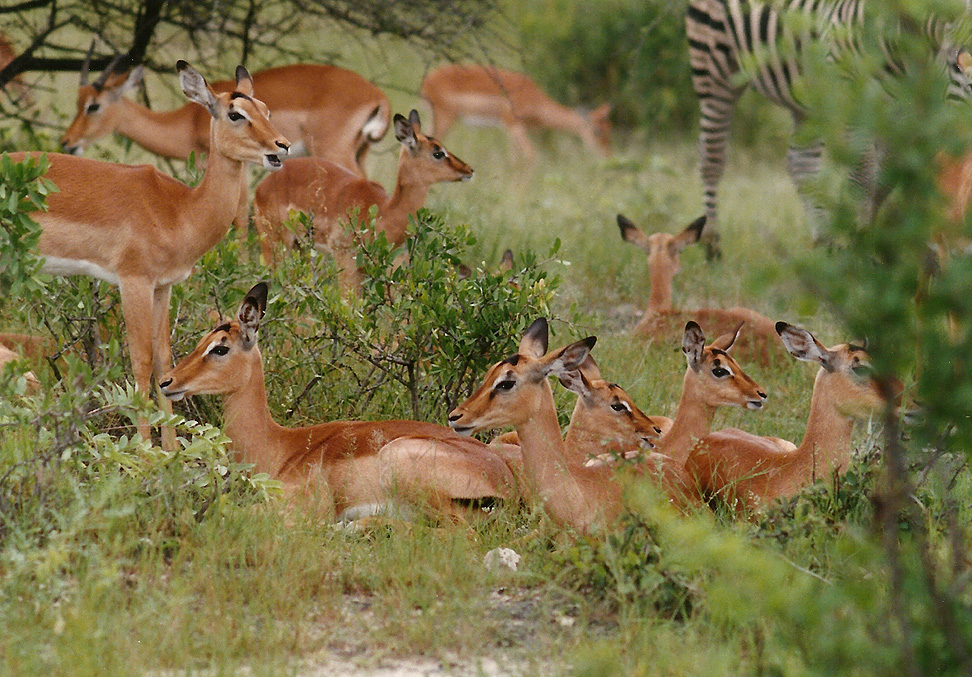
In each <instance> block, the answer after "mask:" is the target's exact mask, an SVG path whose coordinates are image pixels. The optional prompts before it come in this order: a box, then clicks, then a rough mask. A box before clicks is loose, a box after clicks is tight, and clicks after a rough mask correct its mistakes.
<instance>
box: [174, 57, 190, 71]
mask: <svg viewBox="0 0 972 677" xmlns="http://www.w3.org/2000/svg"><path fill="white" fill-rule="evenodd" d="M187 68H189V62H188V61H186V60H185V59H179V60H178V61H176V70H177V71H179V72H180V73H181V72H182V71H184V70H186V69H187Z"/></svg>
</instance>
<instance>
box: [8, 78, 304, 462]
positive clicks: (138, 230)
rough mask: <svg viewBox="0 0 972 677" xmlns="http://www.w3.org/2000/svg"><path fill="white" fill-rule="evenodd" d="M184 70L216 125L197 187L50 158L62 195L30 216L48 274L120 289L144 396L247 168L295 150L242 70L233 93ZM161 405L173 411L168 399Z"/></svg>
mask: <svg viewBox="0 0 972 677" xmlns="http://www.w3.org/2000/svg"><path fill="white" fill-rule="evenodd" d="M177 67H178V69H179V81H180V83H181V85H182V90H183V92H185V94H186V96H187V97H189V99H190V100H192V101H195V102H196V103H198V104H200V105H201V106H203V108H204V109H205V110H207V111H208V112H209V115H210V117H211V123H210V143H211V146H212V152H210V153H209V155H208V157H207V159H206V175H205V177H204V178H203V180H202V181H201V182H200V183H199V185H198V186H196V187H195V188H189V187H188V186H186V185H184V184H182V183H179V182H178V181H176V180H175V179H173V178H171V177H170V176H167V175H165V174H163V173H161V172H159V171H158V170H156V169H155V168H154V167H150V166H148V165H140V166H130V165H120V164H115V163H111V162H99V161H96V160H88V159H85V158H79V157H74V156H72V155H59V154H50V155H49V156H48V160H49V162H50V170H49V171H48V173H47V178H48V179H50V180H51V181H53V182H54V184H55V185H56V186H57V188H58V192H56V193H52V194H51V195H49V196H48V199H47V206H48V209H47V211H41V212H35V213H34V214H33V215H32V216H33V218H34V219H35V220H36V221H37V222H38V223H40V225H41V235H40V254H41V255H43V256H44V257H45V259H46V260H45V262H44V269H43V270H44V272H47V273H51V274H55V275H79V274H80V275H90V276H92V277H96V278H98V279H101V280H105V281H107V282H110V283H112V284H117V285H118V286H119V288H120V290H121V304H122V313H123V315H124V317H125V327H126V331H127V333H128V350H129V354H130V355H131V360H132V372H133V374H134V376H135V383H136V385H137V387H138V388H139V390H141V391H142V392H144V393H148V392H149V386H150V383H151V379H152V373H153V370H154V372H155V375H156V377H158V376H159V375H161V374H162V373H164V372H165V371H167V370H168V369H169V368H170V366H171V364H172V354H171V348H170V344H169V296H170V291H171V289H172V285H173V284H175V283H176V282H181V281H182V280H184V279H186V278H187V277H188V276H189V274H190V273H191V272H192V267H193V265H194V264H195V262H196V260H197V259H198V258H199V257H200V256H202V255H203V254H204V253H205V252H207V251H208V250H209V249H211V248H212V247H213V246H214V245H215V244H216V243H217V242H219V241H220V239H222V237H223V236H224V235H225V234H226V232H227V230H229V227H230V223H231V221H232V220H233V217H234V216H235V214H236V210H237V206H238V205H239V203H240V194H241V191H242V190H243V174H244V165H245V163H247V162H252V163H255V164H262V165H263V166H265V167H266V168H267V169H277V168H278V167H280V165H281V163H282V160H281V158H282V157H283V156H284V155H286V153H287V149H288V147H289V145H290V144H289V143H288V142H287V140H286V139H285V138H284V137H282V136H281V135H280V134H279V133H278V132H277V130H276V129H274V128H273V126H272V125H271V124H270V121H269V119H268V112H267V107H266V105H265V104H264V103H263V102H262V101H259V100H257V99H255V98H253V81H252V80H251V79H250V75H249V73H247V72H246V69H245V68H243V67H242V66H240V67H238V68H237V69H236V90H235V91H233V92H232V93H228V92H227V93H222V94H216V93H215V92H213V91H212V90H211V89H210V88H209V87H208V86H207V85H206V81H205V80H204V79H203V77H202V76H201V75H200V74H199V73H197V72H196V71H195V70H193V69H192V68H191V67H190V66H189V64H187V63H186V62H185V61H179V62H178V64H177ZM32 155H34V156H37V155H39V154H37V153H34V154H32ZM11 157H13V159H14V160H22V159H24V157H25V154H23V153H15V154H13V155H12V156H11ZM160 404H162V405H164V408H165V409H166V410H167V411H171V406H170V405H169V404H168V400H163V401H162V402H161V403H160ZM139 432H141V433H142V434H143V436H145V437H147V436H148V434H149V426H148V423H146V422H144V421H143V422H141V423H140V424H139ZM174 442H175V438H174V436H173V434H172V431H171V430H166V431H164V433H163V443H164V444H165V445H167V446H171V445H173V444H174Z"/></svg>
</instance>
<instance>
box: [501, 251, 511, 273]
mask: <svg viewBox="0 0 972 677" xmlns="http://www.w3.org/2000/svg"><path fill="white" fill-rule="evenodd" d="M499 268H500V270H505V271H510V270H513V250H512V249H507V250H506V251H505V252H503V258H501V259H500V264H499Z"/></svg>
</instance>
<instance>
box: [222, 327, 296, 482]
mask: <svg viewBox="0 0 972 677" xmlns="http://www.w3.org/2000/svg"><path fill="white" fill-rule="evenodd" d="M252 350H253V351H255V353H256V354H255V356H254V357H255V358H256V359H253V360H251V367H250V370H249V378H248V379H246V380H245V382H244V383H243V384H242V385H241V386H240V388H239V389H238V390H236V391H235V392H233V393H230V394H229V395H227V396H226V400H225V404H224V406H223V431H224V432H225V433H226V435H227V437H229V438H230V440H232V442H233V449H234V450H235V451H236V452H237V453H238V454H239V457H240V460H241V461H242V462H244V463H253V464H254V466H255V467H254V470H255V471H256V472H265V473H267V474H268V475H270V476H271V477H276V476H277V475H278V474H279V472H280V469H281V468H282V467H283V466H284V464H285V463H286V462H287V460H288V458H289V456H290V454H289V453H288V452H287V451H286V448H285V446H284V442H283V432H284V430H285V428H283V427H282V426H280V425H278V424H277V422H276V421H274V420H273V416H271V414H270V408H269V407H268V406H267V390H266V385H265V382H264V376H263V358H262V357H261V356H260V349H259V348H258V347H256V346H254V347H253V348H252Z"/></svg>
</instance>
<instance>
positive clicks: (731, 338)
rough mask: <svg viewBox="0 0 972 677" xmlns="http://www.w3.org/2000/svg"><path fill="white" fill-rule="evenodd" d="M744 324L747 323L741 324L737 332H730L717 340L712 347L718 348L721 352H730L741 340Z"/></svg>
mask: <svg viewBox="0 0 972 677" xmlns="http://www.w3.org/2000/svg"><path fill="white" fill-rule="evenodd" d="M744 324H746V323H745V322H740V323H739V326H738V327H736V330H735V331H730V332H728V333H726V334H723V335H722V336H720V337H719V338H717V339H716V340H715V341H713V342H712V347H713V348H718V349H719V350H726V351H728V350H729V349H730V348H732V346H733V344H734V343H735V342H736V339H737V338H739V332H740V331H741V330H742V328H743V325H744Z"/></svg>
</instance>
